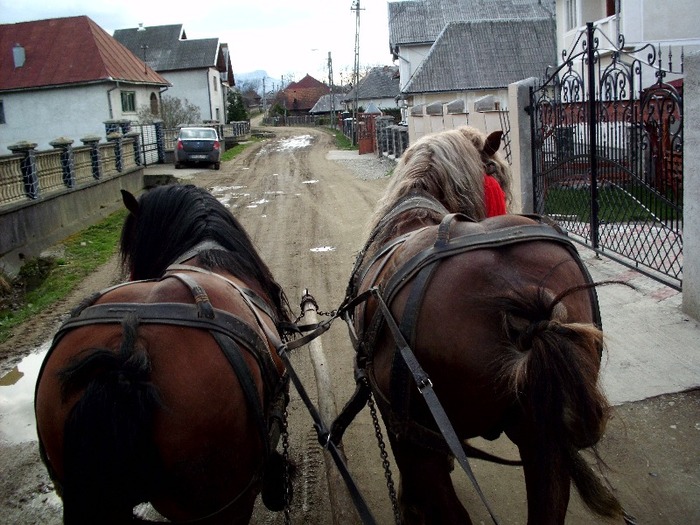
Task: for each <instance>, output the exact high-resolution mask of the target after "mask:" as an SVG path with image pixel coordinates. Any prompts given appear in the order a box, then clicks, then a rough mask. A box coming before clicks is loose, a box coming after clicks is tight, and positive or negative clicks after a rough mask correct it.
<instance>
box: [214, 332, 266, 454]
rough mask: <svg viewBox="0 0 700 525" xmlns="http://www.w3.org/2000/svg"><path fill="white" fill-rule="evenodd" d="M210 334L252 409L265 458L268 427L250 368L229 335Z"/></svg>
mask: <svg viewBox="0 0 700 525" xmlns="http://www.w3.org/2000/svg"><path fill="white" fill-rule="evenodd" d="M211 335H212V336H213V337H214V339H215V340H216V342H217V343H218V344H219V347H221V350H222V351H223V352H224V355H225V356H226V359H227V360H228V362H229V363H230V364H231V367H232V368H233V371H234V372H235V374H236V377H237V378H238V382H239V383H240V385H241V389H242V390H243V395H244V396H245V398H246V401H247V402H248V406H249V407H250V408H251V409H252V410H251V411H250V412H251V413H252V415H253V421H254V422H255V426H256V427H257V429H258V434H259V435H260V441H261V442H262V445H263V451H264V454H265V455H264V456H263V457H265V458H267V457H269V456H270V441H269V434H268V432H269V429H268V426H267V423H266V421H265V410H263V406H262V402H261V401H260V396H259V395H258V389H257V387H256V386H255V381H254V380H253V376H252V375H251V373H250V368H249V367H248V364H247V363H246V362H245V359H243V355H242V354H241V351H240V347H239V346H238V345H237V344H236V342H235V341H234V340H233V339H232V338H231V337H226V336H224V335H223V334H221V333H218V332H212V334H211Z"/></svg>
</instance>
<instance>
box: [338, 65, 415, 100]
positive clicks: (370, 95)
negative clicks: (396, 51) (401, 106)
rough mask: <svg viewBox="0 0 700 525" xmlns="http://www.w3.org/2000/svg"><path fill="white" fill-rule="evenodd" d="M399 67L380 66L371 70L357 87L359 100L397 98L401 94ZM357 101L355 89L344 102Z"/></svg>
mask: <svg viewBox="0 0 700 525" xmlns="http://www.w3.org/2000/svg"><path fill="white" fill-rule="evenodd" d="M400 82H401V81H400V78H399V66H379V67H373V68H372V69H370V70H369V71H368V72H367V74H366V75H365V76H364V77H363V78H362V80H360V82H359V84H358V85H357V99H358V100H369V99H377V98H395V97H397V96H399V93H400V89H401V88H400V86H401V83H400ZM354 99H355V88H353V89H351V90H350V93H348V94H347V95H346V96H345V98H344V100H354Z"/></svg>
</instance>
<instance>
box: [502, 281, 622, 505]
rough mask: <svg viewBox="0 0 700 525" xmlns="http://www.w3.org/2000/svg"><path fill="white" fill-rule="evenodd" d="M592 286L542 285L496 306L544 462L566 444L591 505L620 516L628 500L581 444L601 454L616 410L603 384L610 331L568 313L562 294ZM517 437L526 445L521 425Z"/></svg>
mask: <svg viewBox="0 0 700 525" xmlns="http://www.w3.org/2000/svg"><path fill="white" fill-rule="evenodd" d="M593 286H595V285H594V284H590V285H584V286H577V287H572V288H570V289H568V290H566V291H564V292H563V293H560V294H559V295H558V296H554V294H553V293H552V292H550V291H548V290H547V289H545V288H543V287H539V288H538V289H537V291H533V290H531V289H525V290H524V291H522V292H521V293H520V294H515V295H514V296H512V297H508V298H503V299H500V300H499V301H498V302H499V304H498V305H497V308H499V309H500V311H501V312H502V316H503V326H504V330H505V333H506V334H507V339H508V341H509V347H510V352H509V353H508V356H507V357H506V359H505V361H504V363H503V366H502V377H503V378H504V380H505V381H506V382H507V384H508V388H509V390H510V391H511V392H513V393H514V395H515V398H516V400H517V405H518V406H519V408H520V412H521V414H522V417H523V419H524V420H526V421H528V423H527V424H528V432H530V433H531V434H530V437H529V438H528V440H529V441H530V446H533V447H534V448H535V450H536V452H535V455H536V464H537V467H538V468H540V469H548V468H554V467H553V465H552V464H551V461H553V459H552V458H553V457H554V454H553V451H560V452H561V456H560V459H561V461H562V463H563V465H564V467H565V468H566V470H567V471H568V474H569V477H570V479H571V480H572V481H573V482H574V485H575V486H576V489H577V491H578V492H579V495H580V496H581V499H582V500H583V502H584V503H585V504H586V506H587V507H588V508H589V509H590V510H591V511H593V512H594V513H596V514H598V515H600V516H603V517H608V518H619V517H621V516H622V515H623V509H622V506H621V505H620V503H619V502H618V500H617V499H616V498H615V496H614V495H613V494H612V493H611V491H610V490H609V489H608V488H607V487H606V486H605V485H603V483H602V482H601V480H600V479H599V478H598V476H597V475H596V474H595V473H594V472H593V471H592V469H591V467H590V466H589V465H588V463H587V462H586V460H585V459H584V458H583V457H582V456H581V454H580V452H579V451H580V450H581V449H585V448H590V449H591V451H592V452H593V454H594V455H595V456H596V457H598V456H597V451H596V450H595V445H596V444H597V443H598V441H599V440H600V438H601V437H602V435H603V432H604V430H605V426H606V423H607V421H608V419H609V416H610V405H609V403H608V401H607V399H606V397H605V395H604V393H603V392H602V391H601V389H600V387H599V384H598V375H599V369H600V358H601V353H602V349H603V332H602V331H601V330H600V329H599V328H598V327H597V326H595V324H593V323H591V322H579V321H575V320H571V319H569V317H570V315H569V313H568V310H567V307H566V306H565V304H564V302H563V299H564V298H565V297H567V296H568V295H571V294H573V293H576V292H579V291H582V289H586V288H590V287H593ZM583 291H584V292H585V290H583ZM585 293H587V292H585ZM514 437H515V441H516V443H517V442H518V441H520V443H518V445H519V447H520V446H521V445H520V444H521V443H522V436H520V437H518V436H517V430H516V431H515V435H514ZM526 446H527V445H526Z"/></svg>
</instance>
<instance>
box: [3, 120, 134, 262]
mask: <svg viewBox="0 0 700 525" xmlns="http://www.w3.org/2000/svg"><path fill="white" fill-rule="evenodd" d="M81 141H82V142H83V145H82V146H78V147H73V141H72V140H70V139H63V138H60V139H57V140H55V141H53V142H52V143H51V145H52V146H53V147H54V149H53V150H48V151H37V150H36V149H35V148H36V144H33V143H18V144H14V145H12V146H11V147H10V150H11V151H12V155H5V156H0V231H1V232H2V235H0V270H1V271H3V272H5V273H7V274H9V275H14V274H15V273H16V272H17V271H18V270H19V268H20V267H21V266H22V264H23V263H24V262H25V261H26V260H27V259H29V258H31V257H36V256H38V255H39V254H40V253H41V252H42V251H43V250H44V249H46V248H47V247H48V246H51V245H52V244H54V243H56V242H59V241H60V240H62V239H64V238H66V237H68V236H69V235H71V234H73V233H75V232H77V231H79V230H81V229H83V228H85V227H86V226H89V225H91V224H94V223H96V222H98V221H99V220H101V219H103V218H104V217H106V216H107V215H109V214H110V213H112V212H113V211H115V210H117V209H118V208H119V207H120V206H121V192H120V190H121V189H125V190H128V191H131V192H132V193H139V192H141V191H142V190H143V187H144V182H143V167H142V166H141V161H140V156H139V147H138V138H137V137H134V136H129V134H127V136H126V137H125V136H123V135H122V134H121V132H112V133H110V135H109V136H108V137H107V142H103V143H101V142H100V138H99V137H96V136H95V137H85V138H83V139H81Z"/></svg>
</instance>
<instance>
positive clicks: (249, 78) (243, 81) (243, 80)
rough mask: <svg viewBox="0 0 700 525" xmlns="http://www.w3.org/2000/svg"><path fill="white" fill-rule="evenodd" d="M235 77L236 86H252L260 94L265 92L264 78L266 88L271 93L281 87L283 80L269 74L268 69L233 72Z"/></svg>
mask: <svg viewBox="0 0 700 525" xmlns="http://www.w3.org/2000/svg"><path fill="white" fill-rule="evenodd" d="M233 77H234V78H235V80H236V87H237V88H239V89H245V88H249V87H252V88H253V89H255V91H257V93H258V94H259V95H262V94H263V78H264V79H265V89H266V90H267V92H268V93H269V92H270V91H272V89H273V85H274V87H275V88H279V85H280V83H281V82H282V81H281V80H280V79H279V78H272V77H270V76H269V75H268V74H267V71H264V70H261V69H259V70H257V71H251V72H250V73H236V72H235V71H234V72H233Z"/></svg>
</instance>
